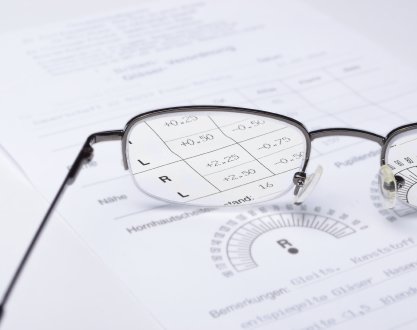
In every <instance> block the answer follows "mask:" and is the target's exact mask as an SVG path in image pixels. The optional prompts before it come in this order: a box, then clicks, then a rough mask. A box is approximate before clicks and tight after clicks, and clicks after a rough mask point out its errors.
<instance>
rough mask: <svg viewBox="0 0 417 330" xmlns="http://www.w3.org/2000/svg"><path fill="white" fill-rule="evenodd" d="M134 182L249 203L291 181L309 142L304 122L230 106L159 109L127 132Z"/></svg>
mask: <svg viewBox="0 0 417 330" xmlns="http://www.w3.org/2000/svg"><path fill="white" fill-rule="evenodd" d="M127 134H128V135H127V143H126V155H127V160H128V164H129V169H130V171H131V173H132V174H133V177H134V181H135V183H136V185H137V186H138V187H139V189H141V190H142V191H143V192H144V193H146V194H148V195H150V196H152V197H155V198H157V199H160V200H164V201H168V202H174V203H186V204H192V205H202V206H221V205H240V204H252V203H257V202H261V201H265V200H270V199H273V198H276V197H278V196H280V195H283V194H284V193H286V192H287V191H288V190H289V189H290V188H292V187H293V186H294V185H293V183H292V181H293V176H294V174H295V173H296V172H297V171H299V170H300V169H301V168H302V166H303V163H304V159H305V156H306V149H307V141H306V137H305V133H304V132H303V131H302V130H301V128H298V127H296V126H295V125H293V124H291V123H289V122H285V121H283V120H277V119H275V118H272V117H270V116H260V115H256V114H251V113H244V112H231V111H221V110H215V111H198V112H194V111H189V112H173V113H172V112H171V113H164V114H161V115H154V116H149V117H147V118H144V119H143V120H139V121H137V122H136V123H134V124H133V125H132V126H131V127H130V129H129V131H128V133H127Z"/></svg>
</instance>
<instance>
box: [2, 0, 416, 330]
mask: <svg viewBox="0 0 417 330" xmlns="http://www.w3.org/2000/svg"><path fill="white" fill-rule="evenodd" d="M1 43H2V45H4V47H3V49H4V51H2V53H1V54H0V66H1V71H2V75H1V77H0V79H1V82H2V83H1V87H0V92H2V94H3V95H4V97H2V98H1V99H0V106H1V108H3V109H7V110H8V111H7V112H6V111H5V113H4V114H3V120H2V121H1V123H0V128H1V130H0V136H1V139H2V143H3V145H4V146H5V148H7V150H8V151H9V152H10V153H11V154H12V155H13V157H15V159H16V160H17V162H18V163H19V164H20V166H21V167H22V168H23V169H24V171H25V172H26V174H27V175H28V176H29V177H30V178H31V180H32V181H33V183H34V184H35V185H36V186H37V188H38V189H39V190H40V191H41V192H42V193H44V194H45V195H46V196H47V197H49V198H50V197H51V196H52V195H53V193H54V192H55V190H56V188H57V186H58V184H59V183H60V180H61V178H62V177H63V176H64V174H65V172H66V171H67V168H68V165H69V164H70V163H71V161H72V160H73V159H74V157H75V155H76V153H77V152H78V149H79V147H80V145H81V143H82V142H83V140H84V138H85V137H86V136H87V135H89V134H90V133H92V132H95V131H100V130H107V129H121V128H123V126H124V124H125V123H126V122H127V121H128V120H129V119H130V118H131V117H133V116H135V115H137V114H139V113H141V112H144V111H146V110H151V109H157V108H161V107H171V106H175V105H193V104H217V105H233V106H242V107H249V108H257V109H262V110H267V111H273V112H277V113H281V114H284V115H287V116H291V117H294V118H295V119H297V120H300V121H301V122H303V123H304V124H305V125H306V126H307V128H308V129H310V130H312V129H318V128H324V127H355V128H363V129H367V130H370V131H374V132H376V133H379V134H386V133H387V132H388V131H389V130H390V129H392V128H395V127H397V126H399V125H401V124H404V123H408V122H411V121H415V118H416V107H417V80H416V79H415V77H414V74H413V72H411V71H409V70H407V69H406V68H402V67H400V66H399V65H398V63H396V62H395V61H394V60H393V59H391V58H389V57H388V56H385V54H383V52H382V51H381V50H380V49H378V48H377V47H375V46H373V45H372V44H370V43H369V42H368V41H366V40H362V39H361V38H360V37H358V36H356V35H354V34H353V33H351V32H349V31H347V30H346V29H345V28H343V27H341V26H339V25H338V24H337V23H336V22H334V21H332V20H331V19H329V18H327V17H324V16H322V15H321V14H319V13H317V12H315V11H313V10H312V9H311V8H309V7H307V6H305V5H301V4H299V3H298V2H295V1H292V2H291V3H288V2H285V3H284V2H277V1H267V0H262V1H257V2H256V3H254V2H249V1H245V2H242V1H239V2H237V1H236V2H233V1H230V2H227V3H224V2H221V1H210V2H183V3H181V4H176V5H173V4H171V3H170V2H168V1H158V2H154V3H152V5H149V4H148V6H147V7H143V8H137V9H134V10H130V11H127V12H123V11H122V12H120V13H116V14H111V15H107V16H98V17H93V18H87V19H85V20H78V21H71V22H66V23H59V24H55V25H51V26H47V27H45V28H39V29H38V30H31V31H23V32H20V33H18V34H13V35H6V36H3V37H2V39H1ZM379 155H380V147H379V146H378V145H376V144H374V143H372V142H364V141H362V140H358V139H353V138H342V137H332V138H328V139H320V140H317V141H314V143H313V161H312V163H311V164H310V167H309V171H310V172H312V171H313V170H314V169H315V166H317V164H322V165H323V166H324V167H325V172H324V176H323V178H322V180H321V182H320V183H319V185H318V187H317V188H316V190H315V191H314V192H313V194H312V196H311V197H310V198H309V199H308V201H307V202H306V203H305V205H304V206H302V207H295V206H293V205H292V196H290V195H288V196H286V197H284V198H282V199H280V200H277V201H273V203H269V204H266V205H261V206H257V207H251V208H247V207H244V206H242V207H239V208H227V209H212V208H180V207H175V206H170V205H166V204H163V203H161V202H158V201H155V200H153V199H151V198H149V197H147V196H146V195H144V194H143V193H141V192H140V191H139V190H138V189H137V188H136V187H135V185H134V183H133V180H132V178H131V177H130V175H129V174H128V172H126V171H124V169H123V167H122V166H121V152H120V144H119V142H112V143H107V144H99V145H97V146H96V147H95V158H94V160H93V161H92V162H91V163H90V164H89V165H87V166H85V168H84V169H83V171H82V173H81V174H80V176H79V178H78V181H77V183H76V185H74V186H72V187H71V188H70V190H69V191H68V194H67V195H66V196H65V198H64V200H63V202H62V205H61V207H60V210H59V211H60V213H62V214H63V216H64V217H65V219H66V221H67V222H68V224H69V225H70V226H72V227H73V228H74V230H75V231H76V232H77V233H79V235H80V237H81V238H82V239H84V240H85V241H86V242H87V243H88V244H89V245H90V246H91V247H92V249H93V250H94V251H95V252H96V253H97V254H98V255H99V256H100V257H101V258H102V259H103V260H104V261H105V262H106V264H107V265H108V266H109V267H110V269H111V270H112V271H113V272H115V273H116V274H118V276H119V277H120V278H121V279H122V281H124V282H125V283H126V285H127V286H128V287H129V289H130V290H131V291H132V292H133V293H134V295H135V296H136V297H137V298H138V299H139V300H140V301H141V302H142V304H143V305H145V306H147V308H148V309H149V311H150V312H151V313H152V315H153V316H154V317H155V318H156V320H157V321H158V323H159V324H161V326H162V327H163V328H165V329H255V328H262V329H276V328H277V327H278V328H280V329H327V328H332V327H336V326H337V327H339V328H346V329H351V328H353V327H355V326H356V327H359V328H370V327H372V328H378V329H391V328H398V327H402V328H401V329H403V328H404V329H406V328H407V327H408V328H410V329H411V328H413V326H415V315H414V312H413V311H414V309H413V306H414V305H415V296H416V293H417V281H416V276H415V273H414V272H415V270H416V269H417V268H416V265H417V259H416V254H415V248H416V246H417V245H416V242H417V227H416V226H417V225H416V224H415V222H413V221H412V220H413V219H414V220H415V219H416V217H417V215H416V212H415V210H414V209H410V208H408V207H405V206H403V205H399V206H398V207H397V208H396V209H394V210H392V211H391V210H384V209H382V204H383V203H382V200H381V197H380V196H379V193H378V186H377V183H376V174H377V172H378V166H379ZM397 220H398V221H397ZM336 227H337V228H341V229H343V230H340V231H339V230H338V231H334V230H332V229H334V228H336ZM249 233H250V234H249ZM236 251H238V253H236ZM289 252H290V253H289ZM291 252H292V253H291Z"/></svg>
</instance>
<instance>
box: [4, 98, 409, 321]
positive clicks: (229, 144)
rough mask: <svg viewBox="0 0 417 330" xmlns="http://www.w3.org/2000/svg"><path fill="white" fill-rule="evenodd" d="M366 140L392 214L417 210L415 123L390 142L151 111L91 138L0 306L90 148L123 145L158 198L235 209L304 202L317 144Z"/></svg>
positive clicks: (129, 166) (215, 112)
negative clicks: (283, 199)
mask: <svg viewBox="0 0 417 330" xmlns="http://www.w3.org/2000/svg"><path fill="white" fill-rule="evenodd" d="M335 135H340V136H353V137H360V138H364V139H368V140H371V141H374V142H376V143H378V144H379V145H380V146H381V147H382V151H381V169H380V173H379V178H380V188H381V192H382V196H383V197H384V198H385V200H386V202H387V206H388V207H393V206H394V204H395V202H396V200H400V201H401V202H403V203H406V204H408V205H410V206H412V207H417V123H414V124H409V125H406V126H402V127H399V128H396V129H395V130H393V131H392V132H391V133H389V134H388V136H387V137H383V136H380V135H377V134H375V133H371V132H367V131H363V130H357V129H350V128H330V129H321V130H315V131H311V132H308V131H307V129H306V128H305V127H304V125H303V124H301V123H300V122H298V121H296V120H294V119H292V118H289V117H286V116H282V115H279V114H275V113H271V112H266V111H260V110H253V109H244V108H235V107H225V106H187V107H176V108H169V109H162V110H156V111H151V112H146V113H143V114H141V115H138V116H136V117H134V118H133V119H131V120H130V121H129V122H128V123H127V125H126V127H125V129H124V130H115V131H105V132H99V133H95V134H92V135H90V136H89V137H88V138H87V140H86V142H85V144H84V145H83V147H82V149H81V151H80V153H79V154H78V156H77V158H76V160H75V161H74V163H73V165H72V166H71V168H70V170H69V172H68V174H67V176H66V178H65V180H64V182H63V183H62V185H61V187H60V189H59V190H58V192H57V194H56V196H55V198H54V200H53V201H52V203H51V205H50V207H49V209H48V211H47V213H46V215H45V217H44V219H43V220H42V222H41V224H40V226H39V228H38V229H37V231H36V233H35V235H34V237H33V239H32V241H31V243H30V244H29V247H28V249H27V251H26V252H25V255H24V256H23V258H22V261H21V262H20V264H19V267H18V268H17V270H16V272H15V274H14V276H13V278H12V280H11V282H10V284H9V286H8V288H7V290H6V293H5V295H4V297H3V299H2V302H1V305H0V319H1V314H2V312H3V309H4V306H5V304H6V302H7V300H8V298H9V296H10V293H11V291H12V289H13V287H14V285H15V283H16V281H17V279H18V277H19V275H20V273H21V271H22V269H23V267H24V265H25V263H26V261H27V260H28V258H29V256H30V253H31V251H32V250H33V248H34V246H35V244H36V242H37V241H38V239H39V237H40V234H41V233H42V231H43V229H44V228H45V226H46V223H47V221H48V219H49V217H50V216H51V214H52V213H53V210H54V208H55V206H56V204H57V203H58V201H59V198H60V197H61V195H62V194H63V192H64V190H65V188H66V186H67V185H69V184H71V183H73V182H74V180H75V178H76V176H77V173H78V172H79V170H80V169H81V167H82V165H83V164H84V163H85V162H89V161H90V160H91V159H92V157H93V147H92V146H93V145H94V144H95V143H98V142H102V141H110V140H121V141H122V151H123V163H124V167H125V169H126V170H129V171H130V172H131V174H132V177H133V180H134V182H135V184H136V186H137V187H138V188H139V189H140V190H141V191H142V192H144V193H145V194H147V195H149V196H152V197H153V198H156V199H159V200H162V201H165V202H169V203H177V204H188V205H200V206H201V205H202V206H222V205H225V206H232V205H242V204H253V203H260V202H264V201H267V200H271V199H276V198H278V197H280V196H282V195H284V194H286V193H287V192H288V191H289V190H291V189H294V198H295V203H296V204H300V203H302V202H303V201H304V200H305V199H306V198H307V196H308V195H309V194H310V193H311V192H312V191H313V188H314V186H315V185H316V184H317V182H318V181H319V179H320V176H321V173H322V168H321V167H319V168H318V169H317V170H316V171H315V172H314V173H312V174H310V175H307V167H308V163H309V159H310V154H311V143H312V141H313V140H315V139H317V138H321V137H328V136H335Z"/></svg>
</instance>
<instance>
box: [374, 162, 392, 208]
mask: <svg viewBox="0 0 417 330" xmlns="http://www.w3.org/2000/svg"><path fill="white" fill-rule="evenodd" d="M378 181H379V189H380V191H381V195H382V197H383V198H384V207H385V208H388V209H392V208H394V206H395V203H396V201H397V181H396V180H395V176H394V173H393V172H392V169H391V167H389V166H388V165H384V166H382V167H381V168H380V170H379V175H378Z"/></svg>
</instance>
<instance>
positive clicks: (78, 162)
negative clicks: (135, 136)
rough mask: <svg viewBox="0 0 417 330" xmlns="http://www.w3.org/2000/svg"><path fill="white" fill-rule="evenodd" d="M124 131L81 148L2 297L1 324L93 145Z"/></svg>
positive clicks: (99, 136)
mask: <svg viewBox="0 0 417 330" xmlns="http://www.w3.org/2000/svg"><path fill="white" fill-rule="evenodd" d="M123 133H124V131H123V130H114V131H104V132H98V133H94V134H91V135H90V136H89V137H88V138H87V140H86V141H85V143H84V145H83V147H82V148H81V150H80V152H79V153H78V155H77V158H76V159H75V161H74V163H73V164H72V165H71V167H70V169H69V171H68V173H67V175H66V177H65V179H64V181H63V182H62V184H61V186H60V188H59V190H58V192H57V193H56V195H55V197H54V199H53V200H52V203H51V205H50V206H49V208H48V210H47V211H46V213H45V216H44V217H43V219H42V221H41V223H40V224H39V226H38V228H37V229H36V232H35V234H34V235H33V237H32V239H31V241H30V243H29V245H28V247H27V248H26V251H25V253H24V255H23V257H22V259H21V260H20V262H19V265H18V266H17V268H16V270H15V272H14V274H13V276H12V278H11V280H10V282H9V284H8V285H7V288H6V291H5V293H4V295H3V297H2V300H1V303H0V323H1V320H2V317H3V315H4V310H5V306H6V304H7V301H8V300H9V298H10V295H11V293H12V291H13V289H14V287H15V286H16V283H17V281H18V279H19V277H20V275H21V273H22V271H23V269H24V267H25V265H26V264H27V261H28V260H29V257H30V256H31V253H32V252H33V250H34V249H35V246H36V243H37V242H38V241H39V239H40V237H41V234H42V233H43V231H44V229H45V227H46V225H47V223H48V220H49V219H50V217H51V215H52V214H53V212H54V210H55V207H56V206H57V205H58V202H59V200H60V198H61V196H62V195H63V194H64V192H65V189H66V187H67V186H69V185H71V184H72V183H74V181H75V179H76V178H77V175H78V173H79V171H80V170H81V168H82V166H83V165H84V164H85V163H88V162H90V161H91V159H92V158H93V152H94V150H93V147H92V146H93V144H95V143H99V142H104V141H113V140H121V138H122V136H123Z"/></svg>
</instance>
